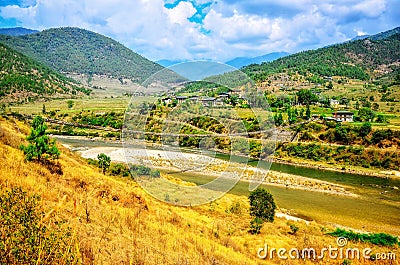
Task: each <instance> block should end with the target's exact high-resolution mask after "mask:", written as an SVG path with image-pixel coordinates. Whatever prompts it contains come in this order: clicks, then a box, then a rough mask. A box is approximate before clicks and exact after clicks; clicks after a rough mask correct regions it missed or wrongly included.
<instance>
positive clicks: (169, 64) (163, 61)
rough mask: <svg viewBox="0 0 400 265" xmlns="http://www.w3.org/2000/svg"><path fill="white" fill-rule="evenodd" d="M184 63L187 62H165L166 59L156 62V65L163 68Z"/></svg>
mask: <svg viewBox="0 0 400 265" xmlns="http://www.w3.org/2000/svg"><path fill="white" fill-rule="evenodd" d="M184 62H187V61H185V60H167V59H162V60H158V61H156V63H158V64H159V65H162V66H164V67H170V66H172V65H175V64H180V63H184Z"/></svg>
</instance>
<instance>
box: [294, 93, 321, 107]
mask: <svg viewBox="0 0 400 265" xmlns="http://www.w3.org/2000/svg"><path fill="white" fill-rule="evenodd" d="M296 95H297V99H298V101H299V103H300V104H303V105H304V104H306V105H310V104H311V103H312V102H316V101H318V96H317V95H315V94H314V93H313V92H311V90H309V89H300V90H299V91H298V92H297V93H296Z"/></svg>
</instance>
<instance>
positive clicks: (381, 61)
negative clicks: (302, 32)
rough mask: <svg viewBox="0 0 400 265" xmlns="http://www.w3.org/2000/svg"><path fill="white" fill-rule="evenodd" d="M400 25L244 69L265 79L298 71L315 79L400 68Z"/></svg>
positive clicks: (369, 74)
mask: <svg viewBox="0 0 400 265" xmlns="http://www.w3.org/2000/svg"><path fill="white" fill-rule="evenodd" d="M399 31H400V28H396V29H394V30H391V31H388V32H384V33H380V34H377V35H374V36H371V37H369V38H367V39H363V40H356V41H351V42H346V43H342V44H337V45H333V46H329V47H325V48H320V49H317V50H310V51H304V52H300V53H297V54H294V55H290V56H287V57H283V58H280V59H278V60H276V61H273V62H270V63H262V64H260V65H256V64H254V65H249V66H247V67H245V68H244V69H243V70H244V72H245V73H246V74H248V75H249V76H250V77H251V78H252V79H253V80H255V81H258V82H262V81H265V80H266V79H267V77H268V75H270V74H275V73H282V72H288V73H296V72H297V73H298V74H300V75H303V76H306V77H307V79H308V80H309V81H311V82H315V83H318V82H321V81H322V78H323V77H329V76H343V77H348V78H351V79H360V80H369V79H370V78H376V77H380V76H383V75H386V74H390V73H392V72H395V71H398V70H399V69H400V33H399Z"/></svg>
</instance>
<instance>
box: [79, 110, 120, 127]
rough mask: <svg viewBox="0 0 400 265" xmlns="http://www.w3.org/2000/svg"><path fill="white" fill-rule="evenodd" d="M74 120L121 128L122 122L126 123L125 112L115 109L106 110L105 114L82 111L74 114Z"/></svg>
mask: <svg viewBox="0 0 400 265" xmlns="http://www.w3.org/2000/svg"><path fill="white" fill-rule="evenodd" d="M72 120H73V121H74V122H77V123H81V124H88V125H94V126H102V127H111V128H114V129H121V128H122V124H123V123H124V114H123V113H116V112H114V111H112V112H106V113H104V114H99V113H84V112H81V113H79V114H76V115H74V116H73V117H72Z"/></svg>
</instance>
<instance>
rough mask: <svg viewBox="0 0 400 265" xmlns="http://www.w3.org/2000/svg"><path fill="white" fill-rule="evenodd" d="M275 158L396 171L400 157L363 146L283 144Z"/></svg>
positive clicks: (394, 152)
mask: <svg viewBox="0 0 400 265" xmlns="http://www.w3.org/2000/svg"><path fill="white" fill-rule="evenodd" d="M275 155H276V156H277V157H298V158H303V159H308V160H312V161H321V162H328V163H340V164H343V165H353V166H362V167H366V168H369V167H375V168H383V169H393V170H397V169H398V168H399V167H400V156H399V153H398V152H396V151H384V150H379V149H366V148H364V147H363V146H344V145H342V146H329V145H323V144H319V143H314V142H313V143H285V144H282V145H281V146H280V150H279V151H277V152H276V153H275Z"/></svg>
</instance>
